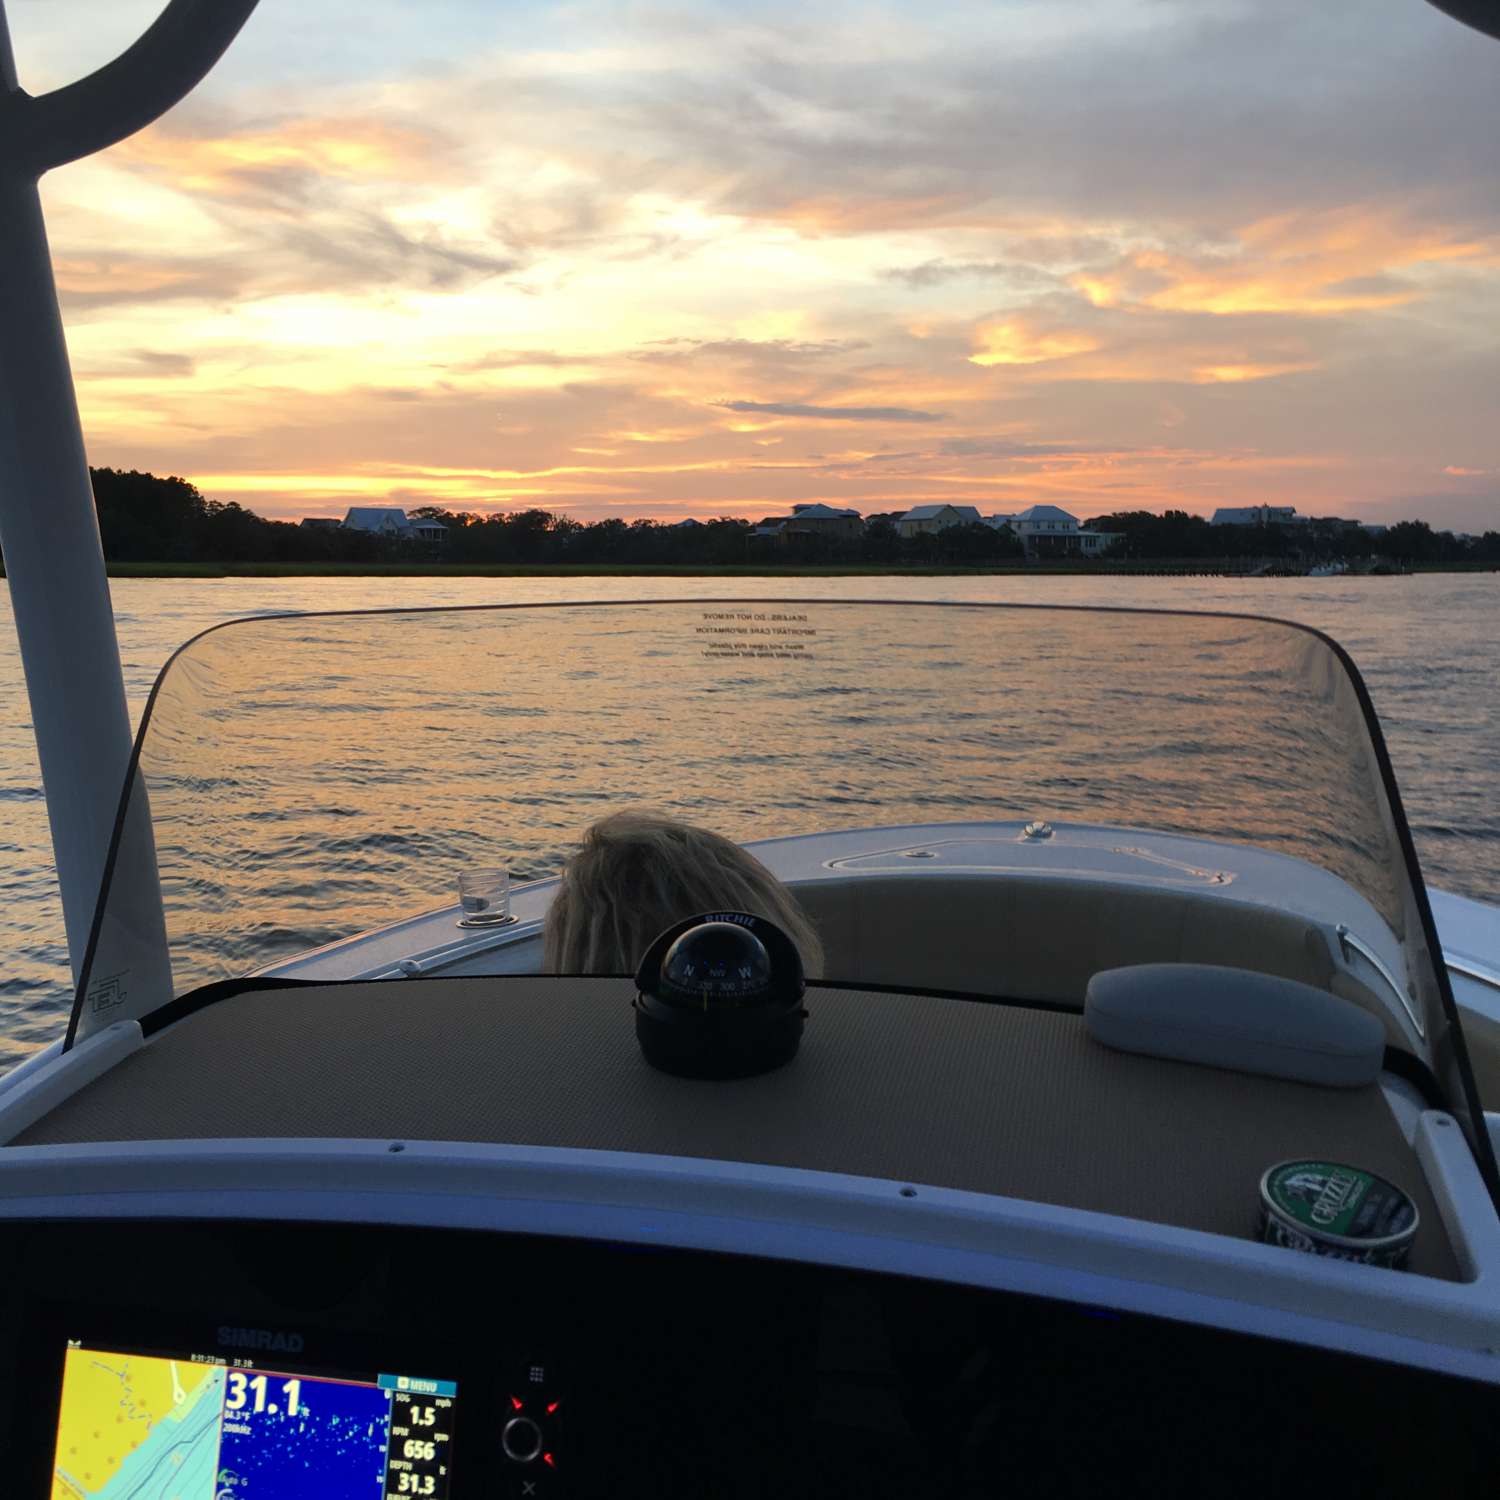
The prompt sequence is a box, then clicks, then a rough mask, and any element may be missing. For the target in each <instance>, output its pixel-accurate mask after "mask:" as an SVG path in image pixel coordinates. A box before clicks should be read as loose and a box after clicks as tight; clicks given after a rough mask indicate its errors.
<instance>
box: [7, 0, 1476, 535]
mask: <svg viewBox="0 0 1500 1500" xmlns="http://www.w3.org/2000/svg"><path fill="white" fill-rule="evenodd" d="M159 8H160V6H159V3H153V0H8V4H7V9H8V12H9V16H10V26H11V33H12V39H13V43H14V46H15V51H16V56H17V65H18V70H19V73H20V77H21V82H22V84H23V85H24V86H25V87H27V88H28V89H29V90H30V91H31V92H32V93H39V92H42V91H44V90H46V89H48V88H52V87H56V86H58V85H59V84H62V83H66V82H68V81H70V80H71V79H73V78H76V77H78V76H80V75H82V74H83V73H86V72H88V71H89V70H91V69H92V68H95V67H97V66H99V65H101V64H102V63H104V62H105V61H107V60H108V59H109V58H110V57H111V56H112V55H113V54H114V53H115V52H117V51H118V50H120V49H121V48H122V47H124V46H125V45H127V44H128V43H129V42H130V41H131V40H133V38H134V36H135V35H137V34H138V33H139V31H140V30H141V29H143V28H144V27H145V25H147V24H148V23H149V21H150V20H151V19H152V18H153V17H154V15H155V14H156V13H157V11H158V10H159ZM1497 140H1500V43H1496V42H1492V41H1490V40H1488V39H1487V38H1484V37H1481V36H1479V35H1477V34H1476V33H1473V32H1470V31H1468V30H1466V29H1465V28H1463V27H1461V26H1459V25H1457V24H1456V23H1455V22H1453V21H1451V20H1450V19H1449V18H1447V17H1446V16H1444V15H1442V14H1440V13H1439V12H1438V11H1436V10H1434V9H1433V8H1432V7H1430V6H1429V5H1427V4H1426V3H1424V0H1317V3H1315V4H1309V3H1308V0H983V3H978V0H975V3H970V0H926V3H923V4H921V5H917V4H910V3H907V4H853V3H848V0H823V3H821V4H819V5H816V6H812V5H808V4H806V3H805V0H803V3H797V4H792V3H783V0H769V3H767V0H735V3H733V4H717V3H686V0H683V3H670V0H667V3H659V4H658V3H641V4H603V3H594V0H582V3H577V4H539V3H529V0H528V3H522V0H261V5H260V7H259V9H258V11H257V12H256V13H255V14H254V15H253V16H252V17H251V20H250V22H249V24H248V25H247V26H246V28H245V31H244V32H243V34H242V35H241V37H240V38H239V39H238V40H237V42H236V43H235V45H234V47H233V48H232V49H231V51H230V52H229V54H228V55H227V56H226V57H225V59H224V61H223V62H222V63H221V64H220V66H219V68H218V69H217V70H216V71H215V72H214V73H213V74H212V75H211V76H210V77H209V79H208V80H207V81H206V82H205V83H204V84H203V85H202V87H201V88H200V89H199V90H198V91H197V92H196V93H195V94H193V95H192V96H191V97H190V98H189V99H188V100H186V101H185V102H184V103H183V104H182V105H180V106H179V107H178V108H177V109H176V110H174V111H173V112H171V113H170V114H169V115H168V116H167V117H166V118H164V119H163V120H161V121H160V122H158V123H157V124H156V125H155V126H153V127H152V128H150V129H149V130H147V131H145V132H144V133H142V134H141V135H139V136H137V137H135V138H133V139H131V140H129V141H126V142H124V143H122V144H121V145H119V146H117V147H115V148H113V149H112V150H110V151H109V152H107V153H104V154H103V155H101V156H99V157H96V158H93V159H91V160H89V161H86V162H81V163H75V164H73V165H70V166H67V167H64V168H61V169H59V170H57V171H55V172H53V173H51V174H49V175H48V176H47V177H46V178H45V179H44V180H43V185H42V192H43V201H44V204H45V208H46V211H47V215H48V224H49V232H50V235H51V240H52V247H53V254H54V259H55V262H56V265H57V271H58V281H59V288H60V293H61V298H62V305H63V315H64V320H65V322H66V325H67V330H68V338H69V346H70V349H71V352H72V358H73V362H74V368H75V374H76V376H77V379H78V384H79V393H80V401H81V406H82V411H83V419H84V427H85V432H86V436H87V440H88V445H89V452H90V458H91V461H92V462H93V463H95V464H103V465H111V466H114V467H122V468H140V469H148V470H151V471H153V472H156V473H159V474H167V473H172V474H180V475H183V476H185V477H187V478H189V479H192V480H193V481H194V482H195V483H197V484H198V485H199V487H200V488H201V489H202V490H203V491H204V493H205V494H207V495H209V496H210V497H212V498H216V499H221V500H237V501H239V502H240V503H241V504H244V505H247V506H249V507H250V508H251V509H253V510H256V511H258V512H260V513H261V514H263V515H269V516H277V517H285V518H296V517H299V516H304V515H341V514H342V512H343V509H344V508H345V507H346V506H348V505H350V504H355V503H365V504H376V503H390V504H399V505H404V506H407V507H413V506H416V505H421V504H437V505H442V506H444V507H447V508H450V509H459V510H472V511H493V510H516V509H521V508H524V507H529V506H533V505H538V506H544V507H546V508H548V509H551V510H554V511H557V512H559V513H567V514H569V515H572V516H574V517H576V518H578V519H580V520H585V521H588V520H597V519H601V518H604V517H607V516H621V517H624V518H627V519H630V518H635V517H638V516H656V517H660V518H663V519H674V518H677V517H680V516H687V515H693V516H697V517H699V518H705V519H706V518H708V517H710V516H716V515H736V516H743V517H747V518H752V519H756V518H759V517H761V516H765V515H770V514H775V513H782V512H785V510H786V509H787V508H788V507H789V506H790V505H791V504H794V503H797V502H801V501H825V502H828V503H831V504H835V505H849V506H854V507H856V508H857V509H859V510H861V511H862V512H864V513H865V514H871V513H876V512H886V511H892V510H901V509H905V508H907V507H908V506H910V505H914V504H921V503H930V502H933V501H952V502H954V503H959V504H969V505H975V506H977V507H978V508H979V509H980V510H981V511H982V512H983V513H985V514H992V513H996V512H1012V511H1015V510H1018V509H1020V508H1021V507H1023V506H1025V505H1029V504H1035V503H1051V504H1056V505H1061V506H1063V507H1065V508H1066V509H1068V510H1069V511H1071V512H1073V513H1074V514H1075V515H1078V516H1080V517H1081V518H1086V517H1089V516H1093V515H1099V514H1105V513H1108V512H1111V511H1118V510H1127V509H1151V510H1162V509H1165V508H1168V507H1179V508H1182V509H1186V510H1189V511H1193V512H1197V513H1201V514H1209V513H1211V512H1212V511H1213V510H1214V509H1215V508H1216V507H1218V506H1221V505H1245V504H1258V503H1268V504H1276V505H1294V506H1296V507H1297V509H1298V510H1299V511H1300V512H1302V513H1304V514H1312V515H1340V516H1347V517H1353V518H1357V519H1361V520H1369V521H1391V520H1396V519H1401V518H1404V517H1418V518H1421V519H1425V520H1428V521H1430V522H1431V523H1432V524H1433V525H1435V526H1439V527H1448V528H1453V529H1455V530H1459V531H1469V532H1478V531H1482V530H1485V529H1500V413H1497V404H1500V403H1497V393H1500V150H1496V147H1495V143H1496V141H1497Z"/></svg>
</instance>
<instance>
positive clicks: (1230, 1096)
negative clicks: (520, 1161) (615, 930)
mask: <svg viewBox="0 0 1500 1500" xmlns="http://www.w3.org/2000/svg"><path fill="white" fill-rule="evenodd" d="M633 993H634V991H633V987H632V986H631V985H630V983H629V982H628V981H626V980H620V979H577V978H554V977H548V976H522V977H507V978H505V979H499V980H497V979H489V978H472V979H423V980H392V981H384V982H376V983H369V984H349V985H333V986H326V987H318V988H306V989H301V988H298V989H287V990H261V991H254V992H250V993H246V994H243V995H239V996H236V997H234V998H233V999H230V1000H223V1001H220V1002H219V1003H218V1004H216V1005H212V1006H209V1007H208V1008H206V1009H204V1010H202V1011H199V1012H197V1013H196V1014H195V1015H192V1016H189V1017H188V1018H187V1019H185V1020H183V1021H180V1022H178V1023H177V1024H176V1025H174V1026H172V1027H169V1028H168V1029H166V1030H165V1031H163V1032H162V1033H161V1034H160V1035H158V1036H157V1037H156V1038H154V1039H153V1040H152V1042H151V1043H150V1044H149V1045H148V1046H147V1047H146V1048H144V1049H143V1050H142V1051H140V1052H138V1053H136V1054H135V1055H133V1056H131V1057H129V1058H127V1059H126V1060H125V1061H124V1062H122V1063H121V1064H120V1065H119V1066H118V1067H116V1068H115V1069H113V1071H111V1072H109V1073H107V1074H105V1075H104V1076H103V1077H102V1078H100V1079H98V1080H97V1081H96V1082H94V1083H92V1084H90V1085H89V1086H88V1087H86V1088H84V1089H83V1090H81V1091H80V1092H79V1093H78V1094H77V1095H75V1096H74V1097H73V1098H72V1099H70V1100H68V1101H67V1102H65V1103H64V1104H62V1105H60V1106H59V1107H58V1108H57V1109H55V1110H54V1111H53V1112H52V1113H51V1114H50V1115H47V1116H46V1117H44V1118H43V1119H41V1120H40V1121H38V1122H37V1123H36V1124H35V1125H33V1126H32V1127H31V1128H30V1129H29V1130H27V1131H25V1132H24V1133H23V1134H22V1135H21V1136H19V1137H18V1138H17V1140H16V1142H15V1144H16V1145H43V1144H48V1143H54V1142H64V1141H118V1140H178V1139H183V1138H188V1137H209V1138H212V1137H226V1136H228V1137H232V1136H314V1137H317V1136H323V1137H327V1136H350V1137H369V1138H380V1137H389V1138H406V1139H415V1140H451V1141H495V1142H510V1143H515V1144H526V1145H546V1146H574V1147H590V1148H594V1149H599V1150H611V1151H638V1152H652V1153H661V1154H665V1155H676V1156H698V1157H713V1158H719V1159H723V1160H728V1161H747V1162H764V1163H767V1164H770V1165H775V1166H790V1167H806V1168H811V1169H814V1170H818V1171H832V1172H850V1173H855V1174H857V1175H859V1176H867V1177H881V1178H892V1179H897V1180H899V1181H903V1182H918V1183H930V1184H933V1185H938V1186H944V1187H955V1188H965V1189H968V1190H971V1191H974V1192H981V1193H998V1194H1004V1195H1006V1196H1010V1197H1016V1198H1026V1199H1032V1200H1036V1201H1039V1202H1046V1203H1057V1204H1065V1205H1068V1206H1071V1207H1075V1208H1086V1209H1093V1210H1096V1211H1099V1212H1102V1213H1111V1214H1124V1215H1128V1216H1130V1217H1133V1218H1139V1219H1147V1220H1152V1221H1155V1222H1157V1223H1162V1224H1176V1225H1180V1226H1183V1227H1185V1228H1190V1229H1204V1230H1209V1231H1213V1232H1216V1233H1220V1234H1230V1235H1237V1236H1248V1235H1251V1234H1252V1233H1253V1231H1254V1228H1255V1218H1256V1204H1257V1187H1258V1183H1259V1179H1260V1175H1261V1173H1262V1172H1263V1171H1264V1170H1265V1168H1266V1167H1268V1166H1270V1165H1271V1164H1272V1163H1273V1162H1277V1161H1282V1160H1285V1159H1286V1158H1289V1157H1324V1158H1330V1159H1332V1160H1335V1161H1347V1162H1352V1163H1355V1164H1357V1165H1359V1166H1363V1167H1366V1168H1368V1169H1369V1170H1371V1171H1374V1172H1378V1173H1379V1174H1380V1175H1381V1176H1383V1177H1387V1178H1389V1179H1391V1180H1392V1181H1394V1182H1396V1183H1397V1184H1398V1185H1399V1186H1401V1187H1402V1188H1404V1189H1405V1190H1406V1191H1407V1192H1408V1193H1410V1194H1411V1195H1412V1197H1413V1198H1414V1199H1415V1200H1416V1203H1417V1207H1418V1210H1419V1212H1420V1214H1421V1216H1422V1229H1421V1231H1420V1233H1419V1234H1418V1237H1417V1242H1416V1245H1415V1248H1414V1251H1413V1259H1412V1269H1413V1270H1416V1271H1420V1272H1422V1273H1424V1274H1426V1275H1429V1276H1439V1277H1444V1278H1448V1279H1456V1278H1457V1274H1458V1272H1457V1266H1456V1263H1455V1260H1454V1257H1453V1253H1452V1250H1451V1248H1450V1247H1449V1245H1448V1241H1447V1238H1446V1236H1445V1234H1444V1231H1443V1228H1442V1225H1441V1223H1440V1222H1439V1219H1438V1214H1437V1209H1436V1206H1435V1204H1434V1203H1433V1200H1432V1195H1431V1193H1430V1192H1429V1191H1428V1189H1427V1187H1426V1184H1425V1182H1424V1181H1423V1180H1422V1177H1421V1174H1420V1172H1419V1170H1418V1167H1417V1162H1416V1158H1415V1156H1414V1154H1413V1152H1412V1150H1411V1148H1410V1147H1409V1146H1408V1145H1407V1144H1406V1141H1405V1140H1404V1139H1403V1137H1402V1135H1401V1132H1400V1130H1399V1129H1398V1128H1397V1125H1396V1121H1395V1119H1394V1117H1393V1116H1392V1114H1391V1112H1390V1109H1389V1107H1388V1106H1387V1104H1386V1102H1385V1099H1384V1096H1383V1095H1382V1094H1381V1092H1380V1090H1379V1088H1378V1087H1376V1086H1373V1085H1372V1086H1370V1087H1367V1088H1360V1089H1324V1088H1317V1087H1313V1086H1311V1085H1306V1084H1298V1083H1289V1082H1283V1081H1280V1080H1277V1079H1270V1078H1257V1077H1252V1076H1249V1075H1246V1074H1241V1073H1232V1072H1227V1071H1224V1070H1222V1069H1216V1068H1205V1067H1199V1066H1195V1065H1193V1064H1190V1063H1177V1062H1166V1061H1161V1060H1158V1059H1155V1058H1147V1057H1136V1056H1131V1055H1127V1054H1124V1053H1119V1052H1112V1051H1110V1050H1108V1049H1107V1048H1105V1047H1102V1046H1100V1045H1099V1044H1098V1043H1097V1042H1094V1041H1091V1040H1090V1039H1089V1037H1088V1036H1087V1035H1086V1034H1085V1032H1084V1029H1083V1021H1082V1018H1081V1017H1079V1016H1076V1015H1062V1014H1058V1013H1055V1012H1049V1011H1039V1010H1025V1009H1017V1008H1010V1007H1007V1006H1000V1005H986V1004H980V1003H976V1002H972V1001H962V1000H939V999H932V998H929V997H924V996H914V995H901V994H884V993H875V992H869V991H858V990H821V989H818V988H816V987H815V988H814V989H813V990H811V991H810V992H809V995H808V1002H807V1003H808V1010H809V1019H808V1024H807V1032H806V1035H805V1037H804V1040H803V1044H802V1050H801V1052H800V1053H799V1055H798V1057H797V1058H796V1060H795V1061H793V1062H792V1063H791V1064H790V1065H789V1066H787V1067H786V1068H783V1069H781V1070H779V1071H777V1072H775V1073H770V1074H766V1075H764V1076H762V1077H759V1078H752V1079H745V1080H743V1081H739V1082H734V1083H702V1082H696V1081H689V1080H684V1079H677V1078H670V1077H667V1076H666V1075H664V1074H661V1073H657V1072H656V1071H654V1070H653V1069H652V1068H650V1067H649V1066H647V1064H646V1063H645V1061H644V1060H643V1059H642V1058H641V1055H640V1052H639V1050H638V1049H637V1046H636V1041H635V1032H634V1028H633V1018H632V1014H631V1010H630V1000H631V997H632V995H633Z"/></svg>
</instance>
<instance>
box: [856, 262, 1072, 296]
mask: <svg viewBox="0 0 1500 1500" xmlns="http://www.w3.org/2000/svg"><path fill="white" fill-rule="evenodd" d="M880 274H881V275H882V276H884V277H886V278H887V279H888V280H890V281H901V282H904V283H905V284H906V285H907V286H910V287H917V288H927V287H935V286H945V285H947V284H949V283H951V282H955V281H969V280H973V281H997V280H1003V281H1008V282H1011V283H1012V284H1013V285H1015V286H1017V287H1021V288H1026V289H1033V288H1035V289H1040V288H1051V287H1056V286H1058V285H1059V284H1060V281H1061V278H1059V277H1058V276H1057V275H1056V274H1054V273H1053V272H1052V271H1049V270H1045V269H1043V268H1042V267H1040V266H1035V265H1029V264H1027V262H1025V261H1024V260H969V261H962V260H926V261H923V262H922V263H921V264H920V265H915V266H888V267H887V268H886V269H885V270H883V271H882V272H881V273H880Z"/></svg>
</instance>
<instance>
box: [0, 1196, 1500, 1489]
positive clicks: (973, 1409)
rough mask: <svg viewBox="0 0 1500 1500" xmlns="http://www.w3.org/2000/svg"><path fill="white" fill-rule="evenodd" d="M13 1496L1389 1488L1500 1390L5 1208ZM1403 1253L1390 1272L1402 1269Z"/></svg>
mask: <svg viewBox="0 0 1500 1500" xmlns="http://www.w3.org/2000/svg"><path fill="white" fill-rule="evenodd" d="M0 1263H3V1264H4V1266H5V1270H6V1275H5V1278H4V1295H3V1304H0V1305H3V1312H0V1339H3V1343H0V1397H3V1405H0V1413H3V1415H0V1434H3V1437H4V1455H5V1458H4V1475H5V1480H4V1487H3V1493H4V1495H5V1497H6V1500H48V1497H51V1500H404V1497H409V1496H416V1497H425V1500H509V1497H516V1500H561V1497H563V1496H568V1497H601V1500H602V1497H606V1496H608V1497H611V1500H614V1497H618V1496H634V1495H641V1496H652V1497H671V1496H694V1497H707V1496H714V1497H718V1496H733V1497H738V1496H745V1497H751V1496H754V1497H763V1496H775V1497H778V1500H780V1497H796V1496H845V1495H847V1496H891V1497H898V1496H899V1497H902V1500H910V1497H913V1496H928V1495H931V1496H945V1497H946V1496H961V1497H969V1496H978V1495H1002V1494H1027V1495H1032V1494H1036V1495H1080V1496H1081V1495H1088V1496H1091V1497H1095V1496H1099V1495H1102V1494H1110V1495H1114V1494H1135V1493H1152V1494H1161V1495H1171V1494H1191V1495H1195V1496H1196V1495H1203V1494H1215V1495H1219V1494H1229V1493H1241V1492H1249V1491H1251V1490H1253V1491H1254V1492H1255V1493H1257V1494H1264V1493H1266V1492H1267V1491H1268V1490H1275V1489H1277V1488H1281V1489H1284V1490H1287V1491H1289V1492H1303V1491H1304V1490H1305V1489H1306V1488H1307V1486H1308V1483H1309V1481H1310V1478H1311V1476H1312V1475H1314V1474H1316V1473H1324V1474H1327V1475H1337V1477H1338V1486H1339V1489H1340V1491H1341V1492H1342V1493H1361V1494H1365V1493H1369V1494H1374V1493H1389V1492H1391V1491H1392V1490H1393V1489H1401V1488H1403V1487H1404V1481H1405V1479H1407V1478H1411V1479H1417V1478H1421V1479H1425V1480H1427V1481H1429V1482H1430V1481H1433V1480H1435V1479H1437V1478H1439V1477H1445V1478H1451V1477H1452V1471H1455V1470H1456V1471H1459V1472H1462V1473H1470V1472H1472V1473H1473V1474H1474V1475H1476V1476H1477V1475H1479V1474H1482V1473H1484V1472H1486V1470H1489V1469H1490V1466H1491V1465H1492V1461H1493V1460H1492V1455H1491V1454H1490V1453H1489V1451H1488V1445H1489V1442H1490V1440H1491V1437H1492V1433H1493V1430H1494V1423H1495V1420H1496V1418H1497V1417H1500V1388H1497V1387H1495V1386H1487V1385H1480V1384H1478V1383H1473V1382H1468V1381H1463V1380H1459V1379H1455V1378H1452V1377H1447V1376H1438V1375H1433V1374H1426V1373H1423V1372H1418V1371H1412V1370H1409V1369H1403V1368H1398V1367H1396V1366H1391V1365H1383V1364H1379V1363H1376V1362H1373V1361H1368V1360H1360V1359H1355V1358H1352V1357H1348V1356H1342V1355H1334V1354H1330V1353H1322V1352H1319V1351H1310V1350H1308V1349H1305V1348H1296V1347H1293V1346H1290V1345H1285V1344H1277V1343H1274V1342H1272V1341H1269V1340H1263V1339H1257V1338H1254V1337H1250V1336H1247V1335H1242V1334H1231V1333H1223V1332H1215V1331H1213V1330H1205V1329H1202V1328H1198V1327H1192V1326H1187V1325H1182V1324H1176V1323H1172V1322H1168V1321H1166V1320H1162V1319H1156V1318H1148V1317H1142V1316H1136V1315H1122V1314H1117V1313H1114V1312H1110V1311H1108V1310H1105V1309H1100V1308H1090V1307H1083V1306H1078V1305H1074V1304H1070V1303H1064V1302H1055V1301H1049V1300H1046V1299H1042V1298H1036V1297H1030V1296H1021V1295H1015V1294H1004V1293H996V1292H989V1291H979V1290H974V1289H968V1288H960V1287H950V1286H941V1285H935V1284H930V1283H922V1282H916V1281H911V1280H907V1279H904V1278H900V1277H894V1276H883V1275H876V1274H871V1273H851V1272H847V1271H842V1270H838V1269H834V1268H826V1267H818V1266H806V1265H788V1264H783V1263H777V1262H772V1261H766V1260H759V1259H755V1258H751V1257H734V1256H722V1255H710V1254H704V1253H698V1252H683V1251H673V1250H665V1249H664V1250H653V1249H639V1248H635V1247H629V1246H624V1245H618V1244H599V1243H590V1242H576V1241H564V1240H551V1239H541V1238H527V1237H519V1236H511V1235H492V1234H481V1233H476V1232H461V1231H438V1230H419V1229H408V1228H389V1227H359V1226H354V1227H351V1226H319V1225H270V1224H263V1225H256V1224H246V1223H243V1222H238V1223H225V1224H216V1223H204V1222H157V1223H139V1222H133V1223H114V1222H97V1221H96V1222H69V1223H61V1222H44V1223H32V1224H15V1223H11V1224H7V1225H4V1226H0ZM1392 1274H1397V1273H1392Z"/></svg>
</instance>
